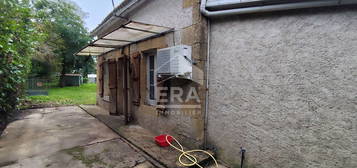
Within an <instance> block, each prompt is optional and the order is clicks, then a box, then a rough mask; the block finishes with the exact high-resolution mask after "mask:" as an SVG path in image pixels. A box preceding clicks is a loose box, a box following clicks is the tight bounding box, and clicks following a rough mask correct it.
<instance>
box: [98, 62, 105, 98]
mask: <svg viewBox="0 0 357 168" xmlns="http://www.w3.org/2000/svg"><path fill="white" fill-rule="evenodd" d="M98 68H99V74H98V84H99V96H100V97H103V95H104V79H103V78H104V59H103V57H99V67H98Z"/></svg>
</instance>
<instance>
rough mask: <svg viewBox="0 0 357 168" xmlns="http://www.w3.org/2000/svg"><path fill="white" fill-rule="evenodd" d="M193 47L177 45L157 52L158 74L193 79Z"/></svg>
mask: <svg viewBox="0 0 357 168" xmlns="http://www.w3.org/2000/svg"><path fill="white" fill-rule="evenodd" d="M191 53H192V47H191V46H187V45H177V46H173V47H169V48H164V49H160V50H158V51H157V74H158V75H159V76H160V75H170V76H177V77H182V78H187V79H192V56H191Z"/></svg>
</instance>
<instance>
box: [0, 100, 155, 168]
mask: <svg viewBox="0 0 357 168" xmlns="http://www.w3.org/2000/svg"><path fill="white" fill-rule="evenodd" d="M0 167H7V168H15V167H16V168H17V167H38V168H41V167H50V168H57V167H75V168H77V167H78V168H86V167H89V168H96V167H98V168H99V167H110V168H139V167H140V168H150V167H154V166H153V165H152V164H151V163H150V162H149V161H148V160H147V159H146V157H145V156H143V154H142V153H140V152H138V151H137V150H136V149H135V148H133V147H132V146H131V145H130V144H127V143H126V142H125V141H123V140H122V139H121V138H120V137H119V136H118V135H117V134H115V133H114V132H113V131H112V130H110V129H109V128H108V127H106V126H105V125H104V124H102V123H101V122H99V121H98V120H97V119H95V118H93V117H92V116H90V115H88V114H87V113H86V112H84V111H83V110H82V109H80V108H79V107H76V106H71V107H56V108H43V109H31V110H26V111H24V112H23V116H22V117H21V118H20V119H19V120H17V121H14V122H13V123H11V124H9V125H8V127H7V128H6V129H5V131H4V132H3V134H2V135H1V137H0Z"/></svg>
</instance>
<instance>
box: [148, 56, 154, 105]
mask: <svg viewBox="0 0 357 168" xmlns="http://www.w3.org/2000/svg"><path fill="white" fill-rule="evenodd" d="M147 89H148V93H147V95H148V96H147V98H148V103H149V104H150V105H156V56H155V54H153V53H151V54H148V55H147Z"/></svg>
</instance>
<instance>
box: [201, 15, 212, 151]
mask: <svg viewBox="0 0 357 168" xmlns="http://www.w3.org/2000/svg"><path fill="white" fill-rule="evenodd" d="M210 38H211V23H210V21H209V20H208V19H207V59H206V97H205V116H204V117H205V118H204V128H203V129H204V132H203V136H204V137H203V146H204V148H208V142H207V137H208V135H207V134H208V130H207V127H208V111H209V109H208V105H209V102H208V101H209V69H210V53H209V52H210Z"/></svg>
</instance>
